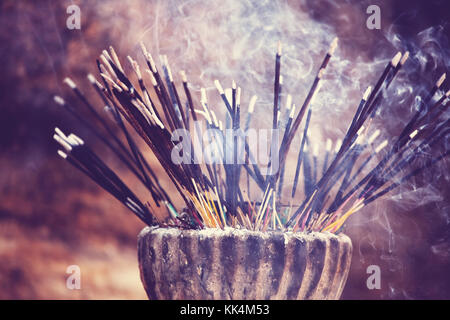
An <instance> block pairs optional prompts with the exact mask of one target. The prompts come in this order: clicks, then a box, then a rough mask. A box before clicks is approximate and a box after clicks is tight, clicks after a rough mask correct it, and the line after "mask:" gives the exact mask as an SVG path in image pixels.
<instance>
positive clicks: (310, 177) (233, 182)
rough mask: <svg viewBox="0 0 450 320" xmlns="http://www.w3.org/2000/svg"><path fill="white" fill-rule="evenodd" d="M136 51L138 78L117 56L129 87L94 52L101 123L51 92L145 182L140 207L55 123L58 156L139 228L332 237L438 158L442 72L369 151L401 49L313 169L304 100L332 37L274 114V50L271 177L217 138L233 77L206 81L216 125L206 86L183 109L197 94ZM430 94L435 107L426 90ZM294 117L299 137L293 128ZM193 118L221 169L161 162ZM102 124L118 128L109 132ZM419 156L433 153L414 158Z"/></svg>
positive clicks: (116, 65)
mask: <svg viewBox="0 0 450 320" xmlns="http://www.w3.org/2000/svg"><path fill="white" fill-rule="evenodd" d="M141 47H142V52H143V56H144V58H145V62H146V67H145V71H146V72H145V73H142V71H141V70H143V69H141V66H140V65H139V64H138V63H137V61H136V60H134V59H133V58H131V57H129V56H128V57H127V58H128V61H129V63H130V65H131V68H132V70H133V71H134V73H135V75H136V77H137V80H138V81H137V82H138V86H137V87H135V86H134V85H133V84H132V82H131V81H130V79H129V77H128V76H127V75H126V74H125V71H124V68H123V67H122V64H121V62H120V60H119V58H118V56H117V54H116V52H115V51H114V49H113V48H112V47H110V50H109V51H107V50H104V51H103V52H102V54H101V55H100V59H98V60H97V67H98V70H99V73H100V76H99V78H98V79H97V78H95V77H94V76H93V75H91V74H89V75H88V80H89V81H90V83H91V84H92V86H93V88H94V90H95V91H96V93H97V94H98V96H99V97H100V98H101V100H102V107H103V106H105V107H104V109H105V112H106V114H108V115H109V116H110V118H111V119H108V118H104V117H103V114H101V113H99V112H98V111H99V109H98V108H97V107H95V106H94V105H93V104H91V102H90V101H89V100H88V99H87V98H86V96H85V95H84V94H83V93H82V92H81V91H80V90H79V89H78V88H77V86H76V84H75V83H74V82H73V81H72V80H71V79H69V78H66V79H65V80H64V82H65V83H66V84H67V85H68V86H69V87H70V88H71V89H72V90H73V92H74V94H75V95H76V96H77V97H78V99H79V100H80V104H81V105H84V107H85V108H86V109H87V110H89V112H90V113H92V115H93V117H94V119H95V121H96V123H90V122H89V121H87V120H86V119H85V118H84V117H83V116H82V115H81V113H80V110H79V108H78V107H77V108H75V107H74V106H71V105H69V104H68V103H67V102H66V101H65V100H64V99H62V98H61V97H59V96H57V97H55V102H56V103H57V104H59V105H61V106H63V107H64V108H65V109H66V110H67V111H69V112H70V113H71V114H72V115H73V116H75V117H76V118H77V119H78V120H79V121H80V122H81V123H82V124H83V125H84V126H86V128H87V129H88V130H90V131H91V132H92V134H93V135H95V136H96V137H97V138H98V139H100V140H101V142H102V143H103V144H104V145H105V146H106V147H107V148H108V149H110V151H112V152H113V153H114V154H115V155H116V156H117V158H118V160H119V161H120V162H121V163H122V164H123V165H124V166H125V167H126V168H127V169H128V170H130V172H131V173H132V174H133V175H134V176H135V177H136V178H137V180H138V181H139V183H141V184H143V185H144V186H145V188H146V189H147V190H148V191H149V198H148V199H147V201H143V200H141V199H140V198H139V197H138V196H137V195H136V194H135V193H134V192H133V191H132V190H131V188H130V187H129V186H127V184H126V183H124V182H123V181H122V179H121V178H120V177H119V176H118V174H117V173H115V172H114V170H113V169H111V168H110V167H109V166H108V165H107V164H106V163H105V162H104V161H103V160H102V158H101V156H99V155H98V154H97V153H96V152H95V151H94V150H93V149H92V148H89V146H88V145H87V144H85V142H84V141H83V139H81V138H80V137H78V136H77V135H75V134H69V135H66V134H64V133H63V132H62V131H61V130H60V129H58V128H56V129H55V135H54V139H55V140H56V141H57V142H58V143H59V144H60V145H61V146H62V147H63V150H59V151H58V154H59V155H60V156H61V157H62V158H64V159H66V160H67V161H68V162H69V163H70V164H72V165H73V166H74V167H76V168H77V169H78V170H80V171H82V172H83V173H84V174H86V175H87V176H89V177H90V178H91V179H92V180H93V181H95V182H96V183H97V184H98V185H100V186H101V187H102V188H103V189H105V190H106V191H107V192H109V193H110V194H111V195H112V196H114V197H115V198H116V199H118V200H119V201H120V202H122V203H123V204H124V205H125V206H126V207H127V208H128V209H130V210H131V211H132V212H133V213H134V214H135V215H136V216H138V217H139V218H140V219H141V220H142V221H143V222H144V223H146V224H148V225H160V226H165V227H178V228H186V229H201V228H222V229H223V228H225V227H227V226H228V227H236V228H247V229H250V230H258V231H266V230H276V229H278V230H284V231H287V230H293V231H329V232H334V233H337V232H340V231H341V230H342V226H343V224H344V222H345V221H346V220H347V218H348V217H349V216H351V215H352V214H353V213H355V212H357V211H358V210H360V209H361V208H363V207H365V206H366V205H368V204H369V203H371V202H372V201H374V200H376V199H378V198H379V197H381V196H383V195H384V194H386V193H388V192H390V191H391V190H393V189H395V188H396V187H398V186H399V185H401V184H403V183H405V182H407V181H408V180H410V179H411V178H413V177H414V176H416V175H417V174H419V173H421V172H422V171H424V170H426V169H427V168H429V167H430V166H432V165H434V164H435V163H437V162H438V161H441V160H442V159H444V158H445V157H446V156H447V155H448V153H449V150H447V149H446V147H445V138H446V136H447V135H448V134H449V128H450V126H449V120H450V119H446V120H445V119H444V120H443V119H442V117H443V116H445V114H444V112H445V110H446V108H447V106H448V105H449V99H448V97H449V96H450V91H448V92H446V93H445V94H441V92H442V91H441V90H440V87H441V86H442V84H443V82H444V81H445V74H444V75H443V76H442V77H441V78H440V79H439V80H438V81H437V82H436V83H435V84H434V86H433V87H432V88H431V89H430V91H429V92H428V94H427V95H426V96H425V97H422V99H421V100H420V106H419V108H418V110H417V111H416V113H415V114H414V115H413V117H412V118H411V119H410V120H409V122H408V123H407V125H406V126H405V127H404V128H403V130H402V132H401V133H400V135H399V136H398V137H395V138H394V139H393V141H387V140H385V141H383V142H381V143H377V144H375V141H376V140H377V138H378V136H379V135H380V131H379V130H374V131H373V132H370V131H371V129H370V126H371V123H372V119H373V118H374V115H375V114H376V112H377V110H379V109H380V108H383V107H384V106H388V105H389V104H388V102H389V101H386V99H387V98H386V90H387V88H388V87H389V86H390V85H391V83H392V81H393V80H394V78H395V76H396V75H397V74H398V73H399V72H400V70H401V68H402V66H403V65H404V64H405V62H406V61H407V58H408V55H409V53H408V52H406V53H404V54H403V55H402V54H401V53H400V52H399V53H397V54H396V55H395V56H394V57H393V58H392V60H391V61H389V63H388V64H387V65H386V67H385V69H384V71H383V73H382V74H381V76H380V78H379V79H378V81H377V82H376V84H375V85H374V87H373V88H372V87H368V88H367V90H366V91H365V92H364V94H363V97H362V99H361V101H360V103H359V105H358V106H357V107H356V108H355V109H356V111H355V115H354V117H353V119H352V120H351V122H350V125H349V127H348V129H347V131H346V134H345V136H344V137H342V140H338V141H337V142H336V144H335V147H334V150H333V147H332V141H331V140H327V143H326V148H325V153H324V155H323V164H322V165H321V166H320V167H319V160H318V157H319V148H318V146H317V145H315V144H313V141H312V140H311V138H310V137H309V136H308V130H309V124H310V119H311V117H312V116H313V109H312V108H311V105H312V101H313V100H314V98H315V97H316V95H317V94H318V92H319V90H320V87H321V84H322V81H323V80H322V78H323V75H324V74H325V72H326V68H327V66H328V63H329V61H330V59H331V57H332V55H333V53H334V51H335V49H336V47H337V38H336V39H334V40H333V42H332V43H331V46H330V49H329V50H328V52H327V53H326V55H325V57H324V59H323V61H322V63H321V65H320V66H319V68H318V72H317V75H316V77H315V79H314V81H313V83H312V85H311V88H310V90H309V91H308V92H307V94H306V98H305V100H304V101H303V103H302V104H301V105H300V104H299V105H300V108H296V107H295V105H294V104H293V103H292V96H291V95H287V101H286V105H285V108H286V110H285V111H284V110H282V109H283V108H282V107H281V106H282V104H283V103H282V101H281V98H280V96H281V89H282V75H281V73H282V69H281V58H282V51H281V44H279V45H278V50H277V53H276V56H275V80H274V100H273V101H274V105H273V125H272V128H273V129H279V130H282V132H283V133H282V141H281V144H280V146H279V150H273V149H272V147H271V149H270V153H274V152H278V160H279V168H280V169H279V170H277V171H276V172H275V173H273V174H268V175H263V174H262V173H261V172H262V171H261V168H260V167H259V166H258V165H257V164H256V162H255V161H254V155H253V154H252V153H251V151H250V147H249V143H248V141H247V140H246V139H245V141H244V143H243V147H241V145H239V146H240V147H238V141H237V139H236V137H235V138H234V139H232V141H227V140H225V139H223V137H224V135H225V130H226V129H233V130H241V117H242V116H241V114H242V109H241V88H240V87H239V86H237V85H236V83H235V82H234V81H233V83H232V87H231V89H225V90H224V89H223V88H222V85H221V83H220V82H219V81H218V80H215V81H214V83H215V86H216V88H217V90H218V93H219V95H220V97H221V100H222V101H223V104H224V106H223V107H221V106H218V107H217V108H216V111H219V109H218V108H224V110H225V115H226V117H225V119H220V118H219V116H218V114H220V113H219V112H217V114H216V112H214V110H213V108H211V106H210V103H208V99H207V95H206V90H205V89H202V90H201V98H200V104H199V105H198V104H197V103H196V102H194V101H195V100H196V99H194V97H193V95H192V94H191V91H190V85H189V83H188V80H187V77H186V73H185V72H184V71H181V72H180V76H181V81H182V88H183V91H184V94H183V95H182V94H180V93H179V91H178V90H179V88H178V87H177V86H176V85H175V81H174V78H173V75H172V71H171V68H170V66H169V62H168V59H167V57H166V56H162V57H161V61H162V68H161V69H158V68H157V65H156V63H155V61H154V60H153V57H152V55H151V54H150V53H149V52H148V51H147V50H146V48H145V46H144V45H143V44H141ZM144 74H146V75H148V77H147V76H146V77H145V78H146V79H147V81H148V80H150V83H151V86H150V85H149V84H148V83H147V82H146V81H145V80H144V76H143V75H144ZM151 87H152V88H151ZM440 94H441V96H440V97H438V99H437V100H436V99H435V95H440ZM183 97H184V98H183ZM256 104H257V97H256V96H253V97H252V98H251V100H250V102H249V106H248V108H247V112H246V113H247V116H246V119H245V124H244V126H243V129H244V130H245V131H247V130H248V129H249V126H250V122H251V116H252V114H253V112H254V110H255V106H256ZM283 114H284V116H283ZM305 114H306V115H307V116H306V120H305V121H304V126H303V130H299V129H300V126H301V124H302V122H303V118H304V116H305ZM111 120H112V121H111ZM200 120H201V121H205V123H206V126H207V128H212V129H215V131H214V132H219V135H222V137H212V140H213V141H214V143H215V146H216V147H217V148H216V149H217V152H218V154H219V156H220V157H222V160H223V159H224V157H225V154H224V153H225V152H231V154H232V155H233V160H234V161H233V162H232V163H229V162H226V161H219V162H217V163H216V162H212V163H208V162H204V163H203V162H198V161H196V159H197V158H198V156H199V155H198V154H197V153H196V152H198V150H197V151H196V150H192V152H191V153H189V152H186V151H183V152H186V154H184V155H183V156H186V157H188V159H189V160H191V161H190V162H189V163H185V162H181V163H175V162H174V161H173V160H172V158H171V152H172V150H173V148H175V147H176V146H175V143H174V141H173V139H172V134H173V132H174V131H175V130H177V129H186V130H189V129H191V127H193V126H194V125H198V123H199V121H200ZM224 123H225V126H224ZM113 126H117V127H118V130H117V128H114V127H113ZM117 132H119V133H117ZM296 135H300V136H301V138H300V140H301V143H300V146H299V152H298V157H297V165H296V172H295V175H294V177H293V179H291V180H292V181H293V186H292V190H291V192H290V195H291V199H290V201H289V204H284V203H282V201H281V194H282V190H283V182H284V181H286V180H288V179H289V178H290V177H287V176H285V170H284V169H285V165H286V159H287V156H288V153H289V151H290V147H291V144H292V141H293V140H294V137H296ZM136 138H137V139H140V140H142V141H143V142H144V143H145V145H146V146H145V148H143V147H140V146H142V145H143V143H142V141H136ZM197 138H198V139H201V138H202V137H195V136H192V137H191V139H192V141H191V142H193V140H195V139H197ZM270 139H276V137H274V136H272V137H271V138H270ZM271 146H273V144H271ZM147 148H150V150H151V151H152V152H153V154H154V155H155V157H156V159H157V160H158V161H159V164H160V165H161V167H162V169H163V170H164V171H165V173H166V174H167V176H168V177H169V179H170V180H171V182H172V183H173V185H174V187H175V188H176V190H177V191H178V194H179V196H180V198H179V199H178V200H182V201H183V204H182V206H180V207H179V208H176V205H175V202H174V200H173V199H171V197H169V194H168V192H167V190H165V188H163V187H162V186H161V184H160V182H159V181H160V179H161V177H159V176H157V175H156V174H155V171H154V169H152V167H151V166H150V164H149V163H148V160H147V159H146V158H145V157H144V152H145V151H147ZM144 149H145V150H144ZM240 149H243V150H240ZM382 150H384V151H383V152H381V151H382ZM386 150H387V151H386ZM426 150H438V151H437V152H434V153H430V152H424V151H426ZM311 151H312V152H311ZM240 152H242V153H245V161H244V163H242V164H241V163H238V161H237V157H238V154H241V153H240ZM430 154H434V155H433V156H431V155H430ZM252 160H253V161H252ZM377 160H378V162H377ZM371 164H373V167H372V168H370V165H371ZM269 166H270V163H269ZM302 167H303V185H304V191H303V198H302V197H301V196H300V197H298V198H300V199H301V200H300V201H297V200H298V198H297V197H296V194H297V193H298V190H297V187H298V185H299V181H301V180H300V179H299V178H300V175H301V172H302V170H301V168H302ZM365 172H368V173H365ZM243 175H244V176H246V178H247V181H246V184H245V185H246V187H242V185H241V176H243ZM251 185H252V186H253V187H255V186H256V188H257V191H254V192H253V193H255V192H258V193H259V194H260V196H258V197H257V198H256V199H251V195H250V186H251ZM277 190H278V192H277ZM154 206H156V207H161V208H159V209H157V208H154Z"/></svg>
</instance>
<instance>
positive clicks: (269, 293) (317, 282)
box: [138, 227, 352, 300]
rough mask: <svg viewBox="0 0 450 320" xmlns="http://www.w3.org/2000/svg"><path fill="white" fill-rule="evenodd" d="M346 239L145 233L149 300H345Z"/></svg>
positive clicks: (141, 248) (142, 258) (142, 250)
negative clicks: (343, 293) (342, 298)
mask: <svg viewBox="0 0 450 320" xmlns="http://www.w3.org/2000/svg"><path fill="white" fill-rule="evenodd" d="M351 253H352V243H351V241H350V238H349V237H347V236H346V235H344V234H340V235H335V234H331V233H319V232H309V233H306V232H298V233H292V232H286V233H283V232H264V233H263V232H257V231H249V230H239V229H233V228H227V229H225V230H220V229H205V230H179V229H171V228H158V227H146V228H144V229H143V230H142V231H141V233H140V234H139V238H138V257H139V268H140V273H141V280H142V283H143V285H144V288H145V291H146V292H147V295H148V297H149V299H189V300H191V299H192V300H199V299H202V300H204V299H223V300H225V299H244V300H247V299H248V300H253V299H256V300H268V299H339V298H340V296H341V293H342V290H343V288H344V285H345V282H346V280H347V275H348V272H349V269H350V262H351Z"/></svg>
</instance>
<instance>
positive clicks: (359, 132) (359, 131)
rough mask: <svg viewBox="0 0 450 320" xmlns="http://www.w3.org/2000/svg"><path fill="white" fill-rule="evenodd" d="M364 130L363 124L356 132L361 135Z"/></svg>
mask: <svg viewBox="0 0 450 320" xmlns="http://www.w3.org/2000/svg"><path fill="white" fill-rule="evenodd" d="M363 131H364V126H361V128H359V130H358V131H357V132H356V134H357V135H358V136H360V135H361V133H362V132H363Z"/></svg>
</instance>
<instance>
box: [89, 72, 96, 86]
mask: <svg viewBox="0 0 450 320" xmlns="http://www.w3.org/2000/svg"><path fill="white" fill-rule="evenodd" d="M87 78H88V80H89V82H90V83H92V84H95V83H96V81H97V80H96V79H95V77H94V76H93V75H92V73H89V74H88V75H87Z"/></svg>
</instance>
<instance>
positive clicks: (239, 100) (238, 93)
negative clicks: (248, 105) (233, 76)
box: [236, 87, 241, 106]
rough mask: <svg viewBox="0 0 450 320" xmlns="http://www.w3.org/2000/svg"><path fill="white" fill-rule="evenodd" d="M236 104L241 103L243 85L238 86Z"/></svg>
mask: <svg viewBox="0 0 450 320" xmlns="http://www.w3.org/2000/svg"><path fill="white" fill-rule="evenodd" d="M236 104H237V105H238V106H240V105H241V87H238V88H237V91H236Z"/></svg>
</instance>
